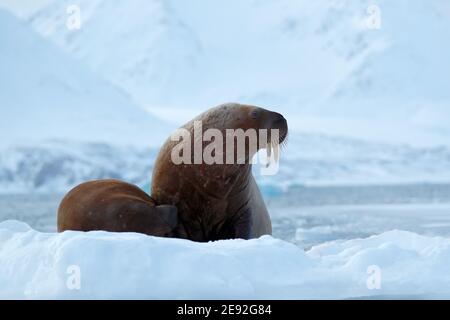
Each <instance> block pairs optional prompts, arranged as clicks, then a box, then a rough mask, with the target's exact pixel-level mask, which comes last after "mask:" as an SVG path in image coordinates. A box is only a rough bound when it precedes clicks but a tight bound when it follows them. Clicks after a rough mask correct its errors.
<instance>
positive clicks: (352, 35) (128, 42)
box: [8, 0, 450, 145]
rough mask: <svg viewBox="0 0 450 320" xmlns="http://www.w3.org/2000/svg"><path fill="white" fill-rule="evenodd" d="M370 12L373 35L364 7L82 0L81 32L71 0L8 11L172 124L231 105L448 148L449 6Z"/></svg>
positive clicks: (287, 1)
mask: <svg viewBox="0 0 450 320" xmlns="http://www.w3.org/2000/svg"><path fill="white" fill-rule="evenodd" d="M375 3H376V4H377V5H378V6H379V8H380V10H381V29H379V30H371V29H368V28H367V26H366V22H367V19H368V17H369V16H368V14H367V8H368V6H369V5H371V4H373V1H367V0H358V1H351V2H350V1H347V2H342V1H337V0H336V1H326V2H324V1H315V2H311V1H307V0H299V1H291V0H248V1H238V0H232V1H214V2H207V1H202V0H191V1H189V2H186V1H177V0H150V1H148V0H136V1H133V2H129V1H115V2H111V1H105V0H95V1H89V0H83V1H79V2H78V4H79V6H80V9H81V12H82V21H83V23H82V28H81V30H80V31H76V32H73V31H70V30H68V29H67V28H65V23H66V19H67V17H68V16H67V14H66V12H65V9H66V7H67V5H68V4H71V2H70V1H69V0H66V1H51V0H43V2H42V5H41V6H37V7H36V5H33V6H34V9H33V10H28V14H27V13H23V11H24V10H23V5H20V4H19V3H17V2H16V3H9V6H8V7H9V8H12V10H16V12H18V14H20V15H21V16H23V17H25V18H26V19H27V20H28V21H29V23H30V24H31V25H32V26H33V28H35V29H36V30H37V31H38V32H39V33H40V34H42V35H44V36H46V37H48V38H49V39H51V41H53V42H55V43H56V44H58V45H59V46H60V47H61V48H63V49H64V50H66V51H67V52H69V53H70V54H72V55H73V56H75V57H77V58H79V59H81V60H82V61H83V62H84V63H86V64H87V65H89V66H90V67H91V68H93V69H94V70H96V71H97V72H98V73H100V74H102V75H103V76H105V77H106V78H107V79H109V80H111V81H112V82H113V83H115V84H116V85H117V86H119V87H121V88H123V89H124V90H126V91H127V92H128V93H129V94H130V95H131V96H132V97H133V98H134V99H135V100H136V101H137V102H138V103H139V104H140V105H142V106H145V107H146V108H148V109H149V110H152V111H153V112H157V113H158V115H159V116H164V117H165V118H166V119H169V120H172V121H174V122H176V123H180V122H182V121H184V120H187V119H188V118H190V117H192V116H193V115H195V114H196V113H198V112H200V111H202V110H204V109H205V108H206V107H209V106H212V105H216V104H219V103H222V102H225V101H233V100H234V101H242V102H248V103H254V104H260V105H265V106H268V107H270V108H275V109H277V110H279V111H282V112H283V113H285V114H286V116H287V118H288V119H289V121H290V123H291V126H292V127H294V126H295V127H297V128H304V129H306V130H312V131H321V132H327V133H332V134H344V135H350V136H354V137H362V138H366V139H371V140H383V141H390V142H401V143H404V142H406V143H411V144H431V145H433V144H434V145H436V144H448V141H450V139H448V136H449V135H450V129H449V126H448V125H447V123H446V121H444V120H443V119H446V118H448V117H449V116H450V114H449V112H450V111H449V108H448V107H447V106H448V104H449V101H450V93H449V92H450V87H449V86H450V83H449V82H448V81H446V75H447V74H448V73H449V72H450V63H449V61H448V59H447V58H446V57H448V56H449V55H450V44H449V42H448V41H445V40H444V39H446V38H447V37H448V30H450V19H449V17H450V8H449V5H448V2H446V1H445V0H434V1H427V2H424V1H421V0H412V1H406V0H399V1H387V0H379V1H376V2H375ZM21 7H22V10H19V9H20V8H21ZM17 10H18V11H17ZM124 17H127V18H124ZM106 30H107V31H106Z"/></svg>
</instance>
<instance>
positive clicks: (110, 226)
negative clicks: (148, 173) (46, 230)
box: [57, 180, 177, 237]
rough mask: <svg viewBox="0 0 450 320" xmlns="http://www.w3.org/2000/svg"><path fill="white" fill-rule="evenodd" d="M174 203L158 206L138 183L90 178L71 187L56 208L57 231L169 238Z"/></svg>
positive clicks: (174, 211)
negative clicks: (138, 234)
mask: <svg viewBox="0 0 450 320" xmlns="http://www.w3.org/2000/svg"><path fill="white" fill-rule="evenodd" d="M176 224H177V209H176V207H174V206H164V205H163V206H157V205H156V203H155V201H154V200H153V199H152V198H151V197H150V196H149V195H147V194H146V193H145V192H144V191H142V190H141V189H139V188H138V187H137V186H134V185H132V184H128V183H125V182H121V181H118V180H96V181H90V182H86V183H83V184H80V185H79V186H77V187H75V188H74V189H72V190H71V191H70V192H69V193H68V194H67V195H66V196H65V197H64V199H63V200H62V202H61V204H60V206H59V209H58V218H57V225H58V231H59V232H62V231H65V230H78V231H93V230H104V231H113V232H139V233H145V234H147V235H153V236H161V237H171V236H173V232H172V231H173V228H174V227H175V226H176Z"/></svg>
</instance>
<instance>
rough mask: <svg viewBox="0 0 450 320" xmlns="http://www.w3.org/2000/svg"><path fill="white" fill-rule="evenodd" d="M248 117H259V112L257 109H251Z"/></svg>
mask: <svg viewBox="0 0 450 320" xmlns="http://www.w3.org/2000/svg"><path fill="white" fill-rule="evenodd" d="M250 117H252V119H258V117H259V112H258V110H253V111H252V112H251V113H250Z"/></svg>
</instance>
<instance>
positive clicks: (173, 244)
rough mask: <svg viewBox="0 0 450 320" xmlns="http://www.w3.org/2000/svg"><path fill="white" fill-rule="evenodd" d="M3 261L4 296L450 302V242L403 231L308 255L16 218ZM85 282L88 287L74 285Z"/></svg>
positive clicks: (286, 247)
mask: <svg viewBox="0 0 450 320" xmlns="http://www.w3.org/2000/svg"><path fill="white" fill-rule="evenodd" d="M0 261H1V263H0V297H1V298H19V299H37V298H39V299H48V298H57V299H85V298H89V299H91V298H97V299H109V298H125V299H168V298H170V299H268V298H271V299H300V298H302V299H319V298H327V299H346V298H379V297H390V298H399V297H416V298H446V297H450V276H449V275H448V263H449V262H450V239H446V238H437V237H425V236H420V235H417V234H414V233H411V232H406V231H399V230H393V231H389V232H385V233H383V234H379V235H375V236H371V237H369V238H365V239H354V240H349V241H333V242H329V243H324V244H321V245H318V246H315V247H313V248H311V249H310V250H308V251H304V250H302V249H300V248H299V247H297V246H295V245H294V244H292V243H288V242H285V241H282V240H278V239H275V238H273V237H270V236H264V237H261V238H259V239H255V240H250V241H245V240H226V241H216V242H209V243H195V242H190V241H186V240H181V239H164V238H156V237H149V236H145V235H141V234H133V233H123V234H117V233H107V232H89V233H82V232H65V233H62V234H55V233H40V232H37V231H35V230H33V229H31V228H30V227H29V226H28V225H26V224H25V223H21V222H18V221H12V220H10V221H5V222H2V223H0ZM74 266H75V267H74ZM73 270H77V271H76V272H74V271H73ZM368 270H369V273H368ZM374 270H375V271H376V272H377V273H376V276H378V275H380V282H379V286H378V285H374V283H375V284H377V283H378V282H376V281H375V282H372V281H373V278H372V277H373V276H374V274H373V272H374ZM68 271H69V272H68ZM78 271H79V273H78ZM378 271H380V273H378ZM78 274H79V275H80V277H79V278H77V279H79V281H80V282H79V285H80V286H79V289H77V288H78V287H77V286H71V285H70V284H73V283H74V282H72V281H74V280H73V279H74V278H73V276H74V275H78ZM68 281H69V286H68V285H67V282H68ZM75 281H76V280H75ZM75 283H76V282H75ZM368 283H369V285H368Z"/></svg>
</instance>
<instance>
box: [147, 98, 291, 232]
mask: <svg viewBox="0 0 450 320" xmlns="http://www.w3.org/2000/svg"><path fill="white" fill-rule="evenodd" d="M195 120H201V121H202V123H203V130H206V129H208V128H216V129H219V130H221V131H222V132H223V134H224V136H225V129H238V128H241V129H243V130H247V129H249V128H254V129H279V130H280V141H279V142H283V140H284V139H285V137H286V135H287V131H288V128H287V122H286V120H285V119H284V118H283V116H282V115H280V114H278V113H275V112H271V111H268V110H265V109H262V108H258V107H255V106H248V105H239V104H226V105H221V106H218V107H216V108H213V109H210V110H208V111H207V112H205V113H203V114H201V115H200V116H198V117H197V118H196V119H194V120H192V121H190V122H188V123H187V124H186V125H184V126H183V128H185V129H187V130H189V131H190V132H191V135H192V136H193V125H194V121H195ZM177 144H178V142H174V141H171V140H170V139H168V140H167V141H166V143H165V144H164V146H163V147H162V148H161V151H160V153H159V156H158V158H157V160H156V163H155V167H154V172H153V181H152V196H153V198H154V199H155V200H156V201H158V202H159V203H168V204H172V205H175V206H177V208H178V219H179V224H178V227H177V229H176V231H175V236H177V237H181V238H187V239H191V240H194V241H210V240H218V239H229V238H243V239H250V238H255V237H259V236H261V235H264V234H271V232H272V226H271V222H270V217H269V215H268V212H267V209H266V207H265V204H264V201H263V199H262V196H261V194H260V192H259V189H258V187H257V185H256V182H255V180H254V178H253V175H252V172H251V164H250V161H249V159H246V162H245V163H244V164H212V165H207V164H205V163H203V164H181V165H176V164H174V163H173V162H172V160H171V151H172V149H173V148H174V146H175V145H177ZM204 146H205V145H204ZM224 163H225V162H224Z"/></svg>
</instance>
